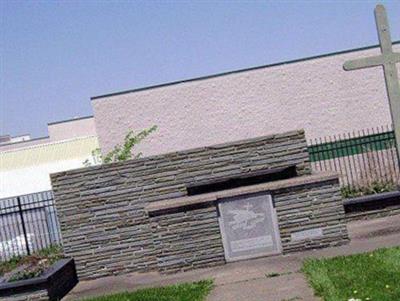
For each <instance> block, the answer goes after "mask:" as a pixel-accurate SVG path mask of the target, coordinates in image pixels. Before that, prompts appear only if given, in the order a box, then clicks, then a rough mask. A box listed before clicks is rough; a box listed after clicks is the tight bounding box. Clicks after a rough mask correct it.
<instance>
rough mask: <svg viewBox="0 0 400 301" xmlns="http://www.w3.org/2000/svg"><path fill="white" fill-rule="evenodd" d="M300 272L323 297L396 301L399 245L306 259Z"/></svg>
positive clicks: (331, 300) (399, 279)
mask: <svg viewBox="0 0 400 301" xmlns="http://www.w3.org/2000/svg"><path fill="white" fill-rule="evenodd" d="M303 272H304V273H305V275H306V277H307V278H308V281H309V283H310V284H311V286H312V287H313V288H314V291H315V294H316V295H317V296H320V297H322V298H323V300H324V301H347V300H351V299H355V300H362V301H368V300H370V301H399V300H400V247H396V248H388V249H379V250H376V251H374V252H371V253H364V254H357V255H352V256H340V257H335V258H331V259H308V260H306V261H305V263H304V265H303Z"/></svg>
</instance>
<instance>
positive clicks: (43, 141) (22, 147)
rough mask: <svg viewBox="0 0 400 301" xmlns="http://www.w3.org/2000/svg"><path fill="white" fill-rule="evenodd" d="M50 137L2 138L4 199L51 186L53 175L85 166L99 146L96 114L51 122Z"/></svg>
mask: <svg viewBox="0 0 400 301" xmlns="http://www.w3.org/2000/svg"><path fill="white" fill-rule="evenodd" d="M48 133H49V136H48V137H42V138H37V139H30V137H29V135H24V136H23V137H14V138H13V137H5V136H3V139H2V142H0V199H2V198H8V197H13V196H19V195H25V194H31V193H35V192H41V191H47V190H51V183H50V177H49V175H50V174H51V173H54V172H60V171H64V170H69V169H76V168H80V167H84V162H85V161H86V160H91V161H93V160H94V157H93V156H92V151H93V150H95V149H97V148H98V141H97V137H96V129H95V125H94V118H93V117H91V116H90V117H83V118H77V119H71V120H66V121H60V122H55V123H49V124H48Z"/></svg>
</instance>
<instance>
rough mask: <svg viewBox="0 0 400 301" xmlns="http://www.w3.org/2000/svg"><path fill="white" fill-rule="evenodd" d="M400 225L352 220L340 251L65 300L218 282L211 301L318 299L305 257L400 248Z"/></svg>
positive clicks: (98, 288)
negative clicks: (308, 279)
mask: <svg viewBox="0 0 400 301" xmlns="http://www.w3.org/2000/svg"><path fill="white" fill-rule="evenodd" d="M399 225H400V215H397V216H392V217H386V218H381V219H374V220H368V221H356V222H351V223H349V224H348V230H349V235H350V238H351V243H350V244H349V245H346V246H341V247H335V248H328V249H320V250H314V251H307V252H301V253H292V254H290V255H286V256H282V255H279V256H273V257H266V258H261V259H254V260H248V261H241V262H235V263H230V264H227V265H224V266H220V267H214V268H208V269H200V270H196V271H189V272H185V273H179V274H174V275H159V274H158V273H155V272H153V273H145V274H129V275H123V276H114V277H106V278H101V279H97V280H92V281H83V282H80V283H79V284H78V286H77V287H76V288H75V289H74V290H73V291H72V292H71V293H70V294H69V295H68V296H67V297H66V298H65V299H63V300H65V301H70V300H78V299H80V298H84V297H89V296H97V295H103V294H110V293H114V292H121V291H133V290H136V289H139V288H145V287H154V286H164V285H169V284H173V283H182V282H191V281H198V280H202V279H210V278H213V279H215V284H216V288H215V289H214V291H213V292H212V294H211V295H210V297H209V299H208V300H209V301H260V300H268V301H282V300H283V299H290V298H295V297H297V298H301V299H298V300H304V301H316V300H318V299H317V298H315V297H313V292H312V290H311V288H309V287H308V285H307V283H306V281H305V279H304V277H303V275H302V274H301V273H299V272H298V271H299V270H300V268H301V266H302V262H303V260H304V259H305V258H309V257H333V256H339V255H349V254H355V253H361V252H367V251H372V250H375V249H377V248H381V247H392V246H398V245H400V226H399ZM270 273H280V274H282V276H279V277H274V278H268V277H266V274H270Z"/></svg>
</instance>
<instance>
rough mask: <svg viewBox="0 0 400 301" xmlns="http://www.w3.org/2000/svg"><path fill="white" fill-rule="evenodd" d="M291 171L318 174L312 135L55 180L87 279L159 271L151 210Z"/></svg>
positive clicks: (69, 242) (67, 231) (63, 220)
mask: <svg viewBox="0 0 400 301" xmlns="http://www.w3.org/2000/svg"><path fill="white" fill-rule="evenodd" d="M288 165H296V166H297V171H298V174H299V175H307V174H309V173H310V164H309V157H308V153H307V147H306V141H305V137H304V131H293V132H287V133H283V134H278V135H270V136H265V137H259V138H254V139H250V140H245V141H236V142H234V143H227V144H222V145H214V146H210V147H203V148H197V149H191V150H186V151H181V152H176V153H168V154H165V155H159V156H152V157H146V158H142V159H137V160H130V161H126V162H120V163H112V164H104V165H100V166H94V167H90V168H85V169H79V170H71V171H65V172H60V173H57V174H53V175H52V177H51V178H52V186H53V191H54V197H55V202H56V207H57V212H58V217H59V221H60V225H61V233H62V237H63V246H64V251H65V254H66V255H67V256H70V257H73V258H74V259H75V262H76V264H77V270H78V274H79V277H80V278H81V279H87V278H98V277H102V276H107V275H114V274H121V273H128V272H135V271H149V270H154V269H156V267H157V258H156V249H155V248H154V244H153V236H152V231H151V225H150V222H149V219H148V216H147V214H146V212H145V210H144V208H145V207H146V206H147V205H148V204H149V203H151V202H155V201H160V200H165V199H170V198H177V197H182V196H186V195H187V191H186V186H187V185H189V184H194V183H198V182H200V181H203V180H205V179H207V180H212V179H216V180H217V179H221V177H228V176H235V175H236V176H237V175H242V174H245V173H247V172H250V171H257V170H261V169H269V168H278V167H285V166H288Z"/></svg>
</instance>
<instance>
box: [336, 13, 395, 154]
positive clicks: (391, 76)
mask: <svg viewBox="0 0 400 301" xmlns="http://www.w3.org/2000/svg"><path fill="white" fill-rule="evenodd" d="M375 20H376V27H377V29H378V37H379V43H380V47H381V54H380V55H377V56H371V57H367V58H361V59H356V60H351V61H347V62H345V63H344V65H343V68H344V70H346V71H349V70H356V69H361V68H368V67H377V66H382V67H383V71H384V74H385V82H386V91H387V95H388V99H389V104H390V111H391V115H392V121H393V127H394V133H395V137H396V146H397V156H398V158H399V159H400V83H399V77H398V75H397V68H396V63H399V62H400V53H396V52H393V50H392V41H391V38H390V31H389V23H388V19H387V16H386V10H385V7H384V6H383V5H377V6H376V8H375Z"/></svg>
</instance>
